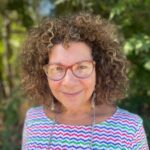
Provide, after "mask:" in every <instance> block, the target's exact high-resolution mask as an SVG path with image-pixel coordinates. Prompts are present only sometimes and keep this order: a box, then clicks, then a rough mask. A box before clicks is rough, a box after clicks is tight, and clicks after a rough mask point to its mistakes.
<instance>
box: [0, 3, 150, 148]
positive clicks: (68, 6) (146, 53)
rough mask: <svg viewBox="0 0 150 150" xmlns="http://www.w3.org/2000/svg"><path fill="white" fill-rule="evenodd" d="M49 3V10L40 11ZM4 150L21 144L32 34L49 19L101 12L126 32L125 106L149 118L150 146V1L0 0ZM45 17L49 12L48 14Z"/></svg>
mask: <svg viewBox="0 0 150 150" xmlns="http://www.w3.org/2000/svg"><path fill="white" fill-rule="evenodd" d="M42 2H44V3H45V4H46V5H47V6H48V4H49V6H51V7H49V8H46V6H45V7H40V6H41V3H42ZM0 3H1V4H0V28H1V32H0V149H1V150H9V149H11V150H15V149H19V148H20V145H21V133H22V125H23V119H24V115H21V114H23V113H24V112H23V110H22V108H24V109H25V107H22V105H24V103H25V96H24V95H23V94H22V90H21V86H20V80H21V79H20V77H19V72H20V57H19V53H20V49H21V45H22V41H23V40H24V38H25V36H26V31H27V30H28V29H29V28H30V27H31V26H33V25H37V24H38V23H39V20H40V19H41V18H42V17H44V16H41V14H40V12H42V11H45V9H50V10H51V11H47V12H49V14H45V15H47V16H59V15H64V14H69V13H76V12H79V11H88V12H92V13H94V14H100V15H102V16H103V17H105V18H107V19H109V20H110V21H112V22H114V23H115V24H116V25H117V27H118V30H119V31H120V41H121V42H122V45H123V47H122V50H123V52H124V54H125V55H126V57H127V59H128V61H129V64H130V65H129V68H128V77H129V81H130V85H129V90H128V93H127V98H126V99H125V100H124V101H123V102H122V103H120V104H119V106H121V107H123V108H125V109H127V110H130V111H131V112H134V113H137V114H138V115H140V116H141V117H142V118H143V121H144V126H145V130H146V133H147V137H148V141H149V143H150V30H149V27H150V13H149V8H150V1H149V0H144V1H142V0H109V1H107V0H106V1H105V0H94V1H93V0H41V1H40V0H36V1H34V0H26V1H24V0H1V2H0ZM43 14H44V13H43Z"/></svg>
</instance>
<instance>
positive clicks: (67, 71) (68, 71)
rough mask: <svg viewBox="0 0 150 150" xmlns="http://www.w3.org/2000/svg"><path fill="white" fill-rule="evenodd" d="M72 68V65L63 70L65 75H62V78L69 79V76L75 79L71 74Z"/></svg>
mask: <svg viewBox="0 0 150 150" xmlns="http://www.w3.org/2000/svg"><path fill="white" fill-rule="evenodd" d="M73 66H74V65H70V66H67V67H66V68H65V75H64V78H67V77H68V76H69V78H70V76H71V78H72V77H73V78H75V76H74V74H73V70H72V68H73ZM68 73H69V74H68Z"/></svg>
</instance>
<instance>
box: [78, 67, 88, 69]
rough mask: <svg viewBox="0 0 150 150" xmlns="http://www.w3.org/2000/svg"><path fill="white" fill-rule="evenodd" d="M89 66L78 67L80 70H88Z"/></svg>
mask: <svg viewBox="0 0 150 150" xmlns="http://www.w3.org/2000/svg"><path fill="white" fill-rule="evenodd" d="M86 68H87V66H78V69H86Z"/></svg>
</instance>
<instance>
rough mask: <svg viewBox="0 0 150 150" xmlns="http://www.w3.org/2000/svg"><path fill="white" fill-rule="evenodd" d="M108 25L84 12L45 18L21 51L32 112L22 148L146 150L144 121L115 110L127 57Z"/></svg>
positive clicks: (30, 112)
mask: <svg viewBox="0 0 150 150" xmlns="http://www.w3.org/2000/svg"><path fill="white" fill-rule="evenodd" d="M114 33H116V31H115V28H114V26H113V25H111V24H110V23H109V22H107V21H106V20H104V19H101V18H100V17H99V16H94V15H90V14H86V13H82V14H78V15H72V16H68V17H61V18H53V19H46V20H44V21H43V22H42V24H41V25H40V26H39V27H37V28H33V29H32V30H31V31H30V34H29V36H28V38H27V40H26V42H25V44H24V47H23V53H22V64H23V84H24V87H25V90H26V91H27V92H28V94H29V95H30V96H31V97H32V98H34V99H36V100H40V104H41V106H37V107H33V108H31V109H29V110H28V112H27V114H26V119H25V123H24V130H23V141H22V149H23V150H26V149H27V150H31V149H36V150H39V149H43V150H50V149H51V150H52V149H53V150H54V149H56V150H68V149H70V150H75V149H76V150H79V149H80V150H101V149H111V150H116V149H144V150H147V149H148V145H147V140H146V135H145V131H144V128H143V123H142V119H141V118H140V117H139V116H137V115H135V114H132V113H130V112H128V111H126V110H123V109H121V108H119V107H117V106H116V104H115V103H116V100H118V99H122V98H123V95H124V91H125V89H126V87H127V78H126V75H125V64H126V59H125V58H124V57H123V55H122V54H121V52H120V51H119V42H118V40H117V38H116V37H115V36H114V35H115V34H114Z"/></svg>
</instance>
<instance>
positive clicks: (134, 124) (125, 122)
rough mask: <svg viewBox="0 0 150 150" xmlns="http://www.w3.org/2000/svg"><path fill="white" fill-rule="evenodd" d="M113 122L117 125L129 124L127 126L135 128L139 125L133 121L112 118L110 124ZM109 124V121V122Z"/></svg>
mask: <svg viewBox="0 0 150 150" xmlns="http://www.w3.org/2000/svg"><path fill="white" fill-rule="evenodd" d="M111 121H113V122H117V123H124V124H127V125H129V124H130V125H133V126H136V125H137V123H136V122H135V121H134V122H133V121H131V120H129V119H128V120H127V119H120V118H119V119H118V118H112V119H111V120H110V122H111ZM108 122H109V121H108Z"/></svg>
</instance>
